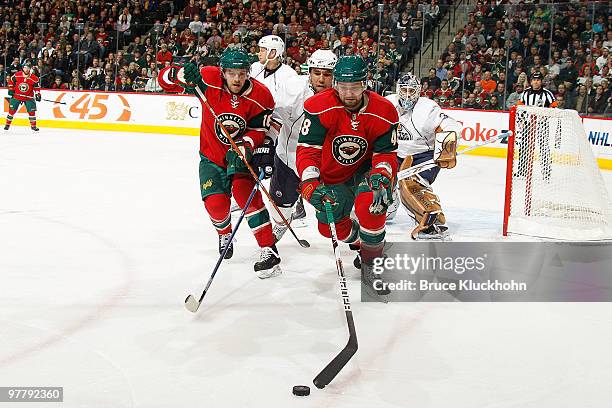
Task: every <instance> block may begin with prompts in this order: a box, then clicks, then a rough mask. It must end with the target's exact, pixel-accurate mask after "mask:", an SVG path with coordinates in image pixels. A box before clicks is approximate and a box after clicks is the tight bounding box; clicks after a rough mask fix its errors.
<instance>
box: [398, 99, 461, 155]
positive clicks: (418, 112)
mask: <svg viewBox="0 0 612 408" xmlns="http://www.w3.org/2000/svg"><path fill="white" fill-rule="evenodd" d="M386 98H387V99H388V100H389V101H390V102H391V103H392V104H393V106H395V109H397V112H398V113H399V126H398V127H397V144H398V146H397V156H398V157H400V158H402V159H403V158H405V157H407V156H410V155H414V154H417V153H423V152H427V151H429V150H433V149H434V145H435V142H436V129H437V128H438V126H439V127H440V128H442V129H443V130H454V131H456V132H457V136H459V135H460V133H461V125H460V124H459V123H458V122H457V121H456V120H454V119H452V118H450V117H449V116H448V115H446V114H445V113H444V112H442V109H441V108H440V106H439V105H438V104H437V103H436V102H434V101H433V100H431V99H429V98H425V97H420V98H419V99H418V100H417V103H416V104H415V105H414V107H413V108H412V109H408V110H406V109H403V108H401V107H400V106H399V103H398V101H397V94H391V95H388V96H386Z"/></svg>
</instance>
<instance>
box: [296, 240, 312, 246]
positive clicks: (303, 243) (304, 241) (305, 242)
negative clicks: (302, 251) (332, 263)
mask: <svg viewBox="0 0 612 408" xmlns="http://www.w3.org/2000/svg"><path fill="white" fill-rule="evenodd" d="M298 242H299V243H300V246H301V247H302V248H310V242H308V241H306V240H305V239H298Z"/></svg>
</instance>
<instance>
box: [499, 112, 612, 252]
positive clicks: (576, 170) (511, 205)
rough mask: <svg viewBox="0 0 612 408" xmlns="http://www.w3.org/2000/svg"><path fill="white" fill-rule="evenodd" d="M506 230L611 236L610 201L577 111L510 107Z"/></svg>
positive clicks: (592, 237) (584, 237) (593, 237)
mask: <svg viewBox="0 0 612 408" xmlns="http://www.w3.org/2000/svg"><path fill="white" fill-rule="evenodd" d="M510 130H512V131H513V132H514V137H513V138H510V140H509V141H508V164H507V169H506V196H505V208H504V225H503V234H504V235H508V233H511V234H522V235H528V236H535V237H544V238H553V239H562V240H577V241H589V240H604V239H612V204H611V203H610V199H609V196H608V192H607V190H606V186H605V184H604V181H603V177H602V175H601V172H600V171H599V167H598V165H597V160H596V159H595V157H594V155H593V151H592V150H591V146H590V144H589V142H588V140H587V137H586V133H585V131H584V128H583V126H582V121H581V119H580V117H579V116H578V113H577V112H576V111H573V110H563V109H550V108H540V107H533V106H517V107H514V108H512V109H511V111H510Z"/></svg>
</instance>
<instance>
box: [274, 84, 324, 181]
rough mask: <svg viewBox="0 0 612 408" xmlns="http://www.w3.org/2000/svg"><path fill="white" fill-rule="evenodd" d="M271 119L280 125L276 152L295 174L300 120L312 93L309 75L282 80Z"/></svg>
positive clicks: (300, 126)
mask: <svg viewBox="0 0 612 408" xmlns="http://www.w3.org/2000/svg"><path fill="white" fill-rule="evenodd" d="M278 95H279V97H278V100H277V101H276V106H275V107H274V112H273V113H272V119H273V120H275V121H277V122H278V123H280V124H281V125H282V127H281V131H280V134H279V136H278V141H277V143H276V154H277V155H278V157H279V158H280V159H281V160H282V161H283V163H285V164H286V165H287V166H288V167H289V168H291V169H292V170H293V171H294V172H295V173H296V174H297V169H296V166H295V154H296V150H297V143H298V137H299V133H300V129H301V128H302V122H303V121H304V101H305V100H306V99H308V98H310V97H311V96H312V95H314V90H313V89H312V87H311V86H310V76H309V75H299V76H297V75H296V76H295V77H292V78H289V79H287V80H285V81H284V83H283V84H282V86H281V87H280V89H279V92H278Z"/></svg>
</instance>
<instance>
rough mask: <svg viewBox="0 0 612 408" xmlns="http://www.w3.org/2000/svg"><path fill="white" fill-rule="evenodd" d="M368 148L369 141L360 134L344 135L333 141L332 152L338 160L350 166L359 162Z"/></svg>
mask: <svg viewBox="0 0 612 408" xmlns="http://www.w3.org/2000/svg"><path fill="white" fill-rule="evenodd" d="M367 150H368V141H367V140H365V139H364V138H362V137H359V136H353V135H342V136H338V137H336V138H335V139H334V140H333V141H332V152H333V156H334V158H335V159H336V161H337V162H338V163H340V164H343V165H346V166H349V165H351V164H354V163H356V162H358V161H359V160H360V159H361V158H362V157H363V156H364V155H365V153H366V152H367Z"/></svg>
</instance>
